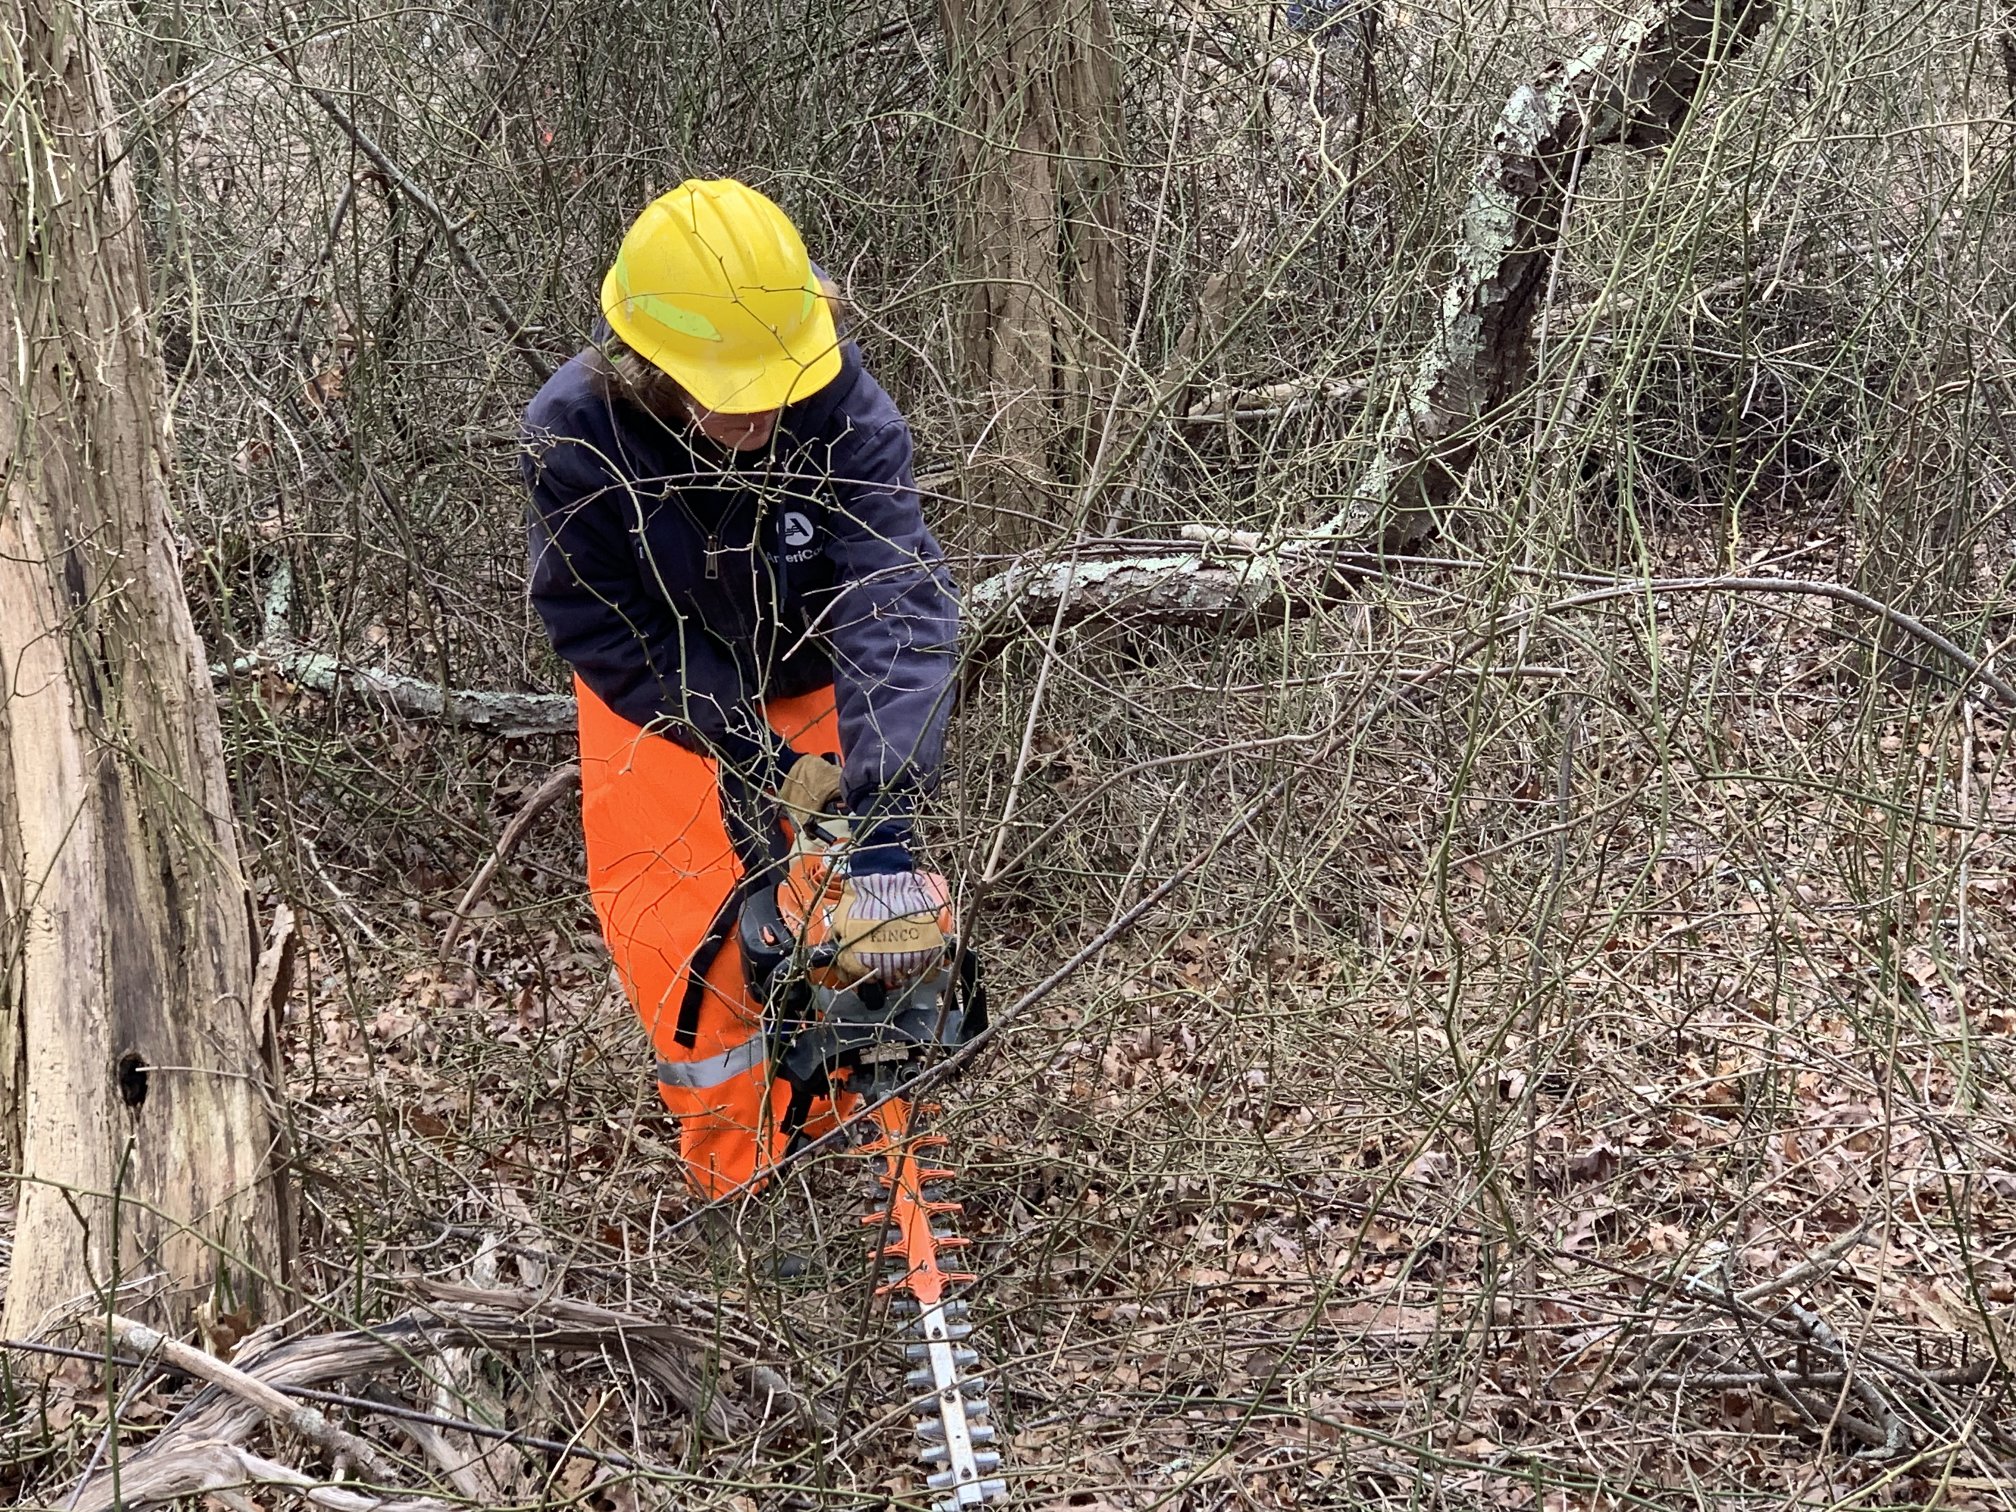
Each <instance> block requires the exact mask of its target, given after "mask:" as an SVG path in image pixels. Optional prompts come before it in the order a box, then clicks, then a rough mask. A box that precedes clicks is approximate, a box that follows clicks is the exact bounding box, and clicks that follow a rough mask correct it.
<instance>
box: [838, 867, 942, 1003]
mask: <svg viewBox="0 0 2016 1512" xmlns="http://www.w3.org/2000/svg"><path fill="white" fill-rule="evenodd" d="M832 918H833V938H834V939H835V940H836V941H837V942H838V943H839V946H840V956H839V960H838V963H837V964H838V965H839V967H840V971H841V974H842V975H843V976H845V977H847V978H848V979H849V980H850V981H859V980H861V979H863V978H865V977H874V978H876V979H877V980H879V981H880V982H881V983H882V984H883V985H884V986H885V987H893V986H895V985H896V984H897V983H898V982H902V981H906V980H908V979H909V978H911V977H913V976H916V975H917V974H918V973H920V972H923V971H928V970H929V969H930V968H931V967H933V966H935V965H937V964H938V962H939V961H941V960H942V959H944V956H945V936H946V934H947V933H948V932H949V931H950V929H951V927H952V894H951V889H950V888H948V887H947V886H946V884H945V879H944V878H943V877H942V876H940V875H939V874H938V873H937V872H920V871H899V872H875V873H870V874H868V875H866V876H849V877H848V878H847V879H846V880H845V881H844V882H842V883H841V886H840V900H839V902H838V903H836V904H835V905H834V907H833V915H832Z"/></svg>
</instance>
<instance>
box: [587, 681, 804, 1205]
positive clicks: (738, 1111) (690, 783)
mask: <svg viewBox="0 0 2016 1512" xmlns="http://www.w3.org/2000/svg"><path fill="white" fill-rule="evenodd" d="M574 692H575V697H576V698H577V700H578V701H579V705H580V730H581V818H582V827H583V828H584V829H585V830H586V832H587V841H588V889H589V893H590V895H591V896H592V897H593V898H594V900H595V912H596V915H597V916H598V917H599V918H600V919H601V921H602V937H603V938H604V939H605V940H607V941H608V942H609V953H610V954H611V955H612V956H613V957H614V958H615V962H616V971H617V975H618V976H619V977H620V978H621V979H622V982H623V990H624V991H625V992H626V993H628V994H629V996H630V1001H631V1003H632V1004H633V1005H634V1006H635V1007H636V1009H637V1015H638V1017H639V1018H641V1019H642V1020H643V1021H644V1029H645V1032H646V1033H648V1034H649V1035H650V1036H651V1044H652V1047H653V1049H655V1050H656V1051H657V1055H658V1092H659V1095H660V1096H661V1097H663V1098H664V1100H665V1106H666V1107H667V1108H669V1109H670V1110H671V1111H672V1113H673V1114H674V1115H675V1116H676V1117H677V1118H678V1120H679V1151H680V1154H681V1155H682V1156H683V1157H684V1159H685V1162H686V1176H687V1180H688V1181H689V1182H691V1183H692V1185H693V1187H694V1189H695V1190H696V1191H697V1192H698V1193H700V1195H702V1196H705V1197H720V1196H723V1195H725V1194H726V1193H728V1192H731V1191H733V1190H735V1188H737V1187H740V1186H744V1185H746V1184H749V1183H752V1182H754V1181H755V1180H756V1179H757V1178H758V1177H759V1176H762V1175H764V1174H765V1173H767V1172H768V1171H769V1170H770V1169H772V1168H773V1167H774V1166H775V1165H776V1164H777V1162H778V1161H779V1160H781V1159H782V1158H783V1155H784V1151H785V1147H786V1145H787V1144H788V1142H789V1139H790V1134H789V1131H788V1130H786V1129H785V1127H784V1121H785V1112H786V1109H787V1107H788V1106H789V1103H790V1095H791V1088H790V1086H789V1084H788V1083H786V1082H785V1081H784V1080H783V1079H782V1078H781V1077H776V1076H773V1075H772V1073H771V1068H770V1063H769V1057H768V1055H767V1054H766V1051H765V1046H764V1040H763V1010H762V1005H761V1004H760V1003H758V1002H757V1001H756V1000H755V998H754V997H753V996H752V995H751V994H750V991H749V986H748V981H747V978H746V976H745V974H744V971H743V966H742V952H741V948H740V947H739V946H738V944H737V943H736V939H735V933H734V916H733V913H732V912H731V911H730V904H731V899H732V898H733V895H734V894H735V890H736V885H737V884H738V883H739V882H740V880H741V877H742V870H743V868H742V862H741V859H740V857H738V856H737V854H736V851H735V846H734V844H733V842H732V841H731V840H730V839H729V837H728V829H727V825H726V823H725V821H724V819H723V816H722V812H721V793H720V786H719V780H718V775H717V766H716V763H715V762H714V761H713V760H712V759H711V758H709V757H706V756H699V755H695V754H694V753H693V752H691V751H689V750H687V749H685V747H683V746H679V745H675V744H674V743H673V742H672V741H670V740H666V739H664V738H662V737H660V736H657V735H649V734H646V733H645V732H644V731H643V730H641V729H640V728H638V727H637V726H636V725H634V724H632V723H631V722H630V721H629V720H627V719H625V718H623V716H622V715H620V714H617V713H616V712H615V711H613V710H612V709H610V708H609V706H608V705H606V704H604V703H603V702H602V700H601V699H599V698H597V697H596V696H595V695H594V694H593V693H592V692H590V691H589V689H588V687H587V685H586V684H585V683H583V682H582V681H581V680H580V679H579V678H578V677H577V678H576V679H575V681H574ZM763 712H764V714H765V715H766V717H767V718H768V719H769V721H770V724H771V727H772V728H773V729H775V730H776V731H777V733H778V734H779V735H782V736H783V737H784V738H785V739H786V740H788V741H789V742H790V743H791V745H792V747H793V748H794V749H796V750H798V751H802V752H804V753H806V754H808V755H822V756H830V757H832V758H834V759H835V760H837V759H838V758H839V743H840V742H839V734H840V728H839V716H838V715H837V714H836V712H835V711H834V707H833V690H832V689H831V688H830V687H828V688H821V689H818V690H816V691H814V692H811V693H804V694H800V695H798V696H797V697H794V698H777V699H772V700H770V701H769V702H768V703H766V704H765V705H764V708H763ZM722 927H725V928H726V929H727V931H728V933H727V939H726V941H725V943H724V944H722V945H721V947H720V948H719V950H718V953H717V954H716V955H715V957H714V960H713V962H712V963H711V965H710V966H709V967H708V968H707V971H706V978H705V981H704V982H699V983H695V982H692V981H690V980H689V965H690V963H691V961H692V959H693V956H694V954H695V952H696V951H697V950H698V949H699V948H700V945H701V942H702V941H703V940H704V939H706V938H707V936H708V933H709V930H710V929H718V928H722ZM682 1011H683V1014H684V1024H683V1025H682V1023H681V1015H682ZM682 1028H683V1029H684V1030H685V1031H686V1032H685V1033H682V1032H681V1029H682ZM832 1120H833V1110H832V1106H831V1104H830V1103H829V1102H827V1101H826V1100H824V1099H820V1100H818V1101H817V1102H816V1103H815V1104H814V1113H813V1116H812V1117H811V1118H809V1119H808V1120H807V1122H806V1124H805V1133H806V1134H808V1135H811V1136H815V1137H816V1136H817V1135H818V1134H819V1133H821V1132H822V1130H823V1129H825V1128H829V1127H831V1124H832Z"/></svg>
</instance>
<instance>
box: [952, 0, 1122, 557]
mask: <svg viewBox="0 0 2016 1512" xmlns="http://www.w3.org/2000/svg"><path fill="white" fill-rule="evenodd" d="M941 12H942V17H943V21H944V32H945V45H946V51H947V63H948V66H949V68H950V70H951V73H952V77H953V79H954V81H955V86H956V88H957V90H958V92H959V98H960V105H959V110H960V126H961V130H960V132H959V134H958V137H957V142H958V144H959V145H958V147H957V149H956V157H955V162H954V165H953V194H954V196H955V198H956V201H957V205H958V212H957V215H958V265H959V273H960V277H961V279H962V280H964V282H965V292H964V295H963V303H964V309H963V312H962V319H961V321H960V325H959V345H960V364H961V366H962V368H963V369H964V371H965V376H966V379H967V382H968V383H969V385H970V387H971V391H972V394H973V397H974V400H975V401H976V403H975V414H974V418H973V422H972V432H973V439H974V442H975V445H976V458H975V460H976V466H975V467H974V468H973V469H972V471H971V472H970V473H969V475H968V478H967V480H966V483H967V487H966V499H967V503H968V506H969V509H970V510H971V511H972V512H973V514H974V515H975V517H976V520H977V523H978V526H979V531H980V534H981V536H982V538H983V539H984V540H986V541H987V542H988V543H989V544H991V545H994V546H999V547H1004V548H1009V549H1012V548H1015V547H1019V546H1023V545H1027V544H1029V543H1030V542H1031V541H1032V540H1033V539H1034V538H1035V537H1036V535H1037V533H1038V532H1037V530H1036V527H1037V526H1038V525H1039V524H1040V523H1041V521H1042V519H1043V518H1044V517H1045V515H1046V513H1047V511H1048V507H1049V501H1050V499H1051V498H1052V490H1053V489H1054V487H1055V485H1056V484H1057V483H1058V481H1059V480H1060V478H1061V479H1063V480H1064V481H1071V480H1073V479H1074V478H1075V476H1076V475H1077V474H1078V473H1080V472H1081V471H1082V469H1083V467H1084V466H1085V465H1086V464H1087V463H1088V462H1089V460H1090V458H1091V456H1092V454H1093V452H1094V451H1095V450H1096V448H1097V445H1098V434H1099V429H1100V426H1101V424H1102V422H1103V418H1104V413H1105V404H1106V401H1107V399H1108V396H1109V395H1110V394H1111V392H1112V386H1113V382H1114V375H1115V371H1116V369H1115V361H1114V354H1115V353H1116V352H1117V350H1118V345H1119V339H1120V331H1121V275H1122V271H1123V265H1122V262H1121V256H1120V230H1121V227H1120V220H1121V215H1122V205H1121V198H1120V177H1119V161H1120V155H1121V150H1122V141H1121V135H1122V132H1121V115H1120V82H1119V71H1118V68H1117V66H1116V63H1115V60H1114V55H1113V46H1114V43H1113V15H1112V11H1111V9H1110V7H1109V5H1108V3H1107V0H1063V3H1058V0H942V4H941Z"/></svg>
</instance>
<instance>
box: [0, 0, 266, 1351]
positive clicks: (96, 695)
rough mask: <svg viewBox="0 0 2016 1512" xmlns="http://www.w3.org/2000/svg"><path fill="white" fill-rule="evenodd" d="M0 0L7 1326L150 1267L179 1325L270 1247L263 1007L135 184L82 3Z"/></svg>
mask: <svg viewBox="0 0 2016 1512" xmlns="http://www.w3.org/2000/svg"><path fill="white" fill-rule="evenodd" d="M0 5H4V7H5V9H4V11H0V16H4V27H5V32H6V35H7V37H8V39H9V42H10V46H9V47H8V48H7V49H6V50H5V51H4V53H0V59H4V61H0V89H4V91H5V94H6V99H7V103H6V105H5V107H4V110H5V116H6V119H5V128H6V136H7V140H8V143H9V146H8V149H7V150H6V152H5V153H4V154H0V242H4V260H5V263H6V266H7V267H8V268H9V269H10V270H12V271H11V273H10V275H9V277H8V278H7V280H6V282H5V285H4V287H0V351H4V353H5V357H4V367H0V438H4V439H0V447H4V448H5V450H4V451H0V483H4V489H5V492H4V498H0V604H4V605H5V606H6V608H5V612H4V614H0V687H4V689H5V690H6V692H5V696H4V698H0V915H4V927H5V928H6V930H7V931H8V934H7V938H6V940H5V942H4V943H5V944H6V946H7V949H6V955H5V961H6V970H5V972H4V974H0V1056H4V1059H0V1126H4V1129H5V1143H6V1146H7V1154H8V1158H9V1165H10V1168H11V1169H14V1170H17V1171H20V1172H21V1173H22V1177H21V1181H20V1190H19V1201H18V1204H17V1219H16V1227H15V1232H14V1236H13V1237H14V1246H13V1265H12V1269H11V1272H10V1273H9V1276H8V1283H7V1294H6V1300H5V1306H4V1314H0V1333H5V1334H7V1335H9V1336H17V1337H18V1336H20V1335H21V1334H23V1333H27V1332H32V1331H33V1330H35V1329H36V1328H37V1327H38V1326H39V1325H40V1324H41V1323H42V1322H44V1321H45V1318H46V1317H47V1315H48V1314H49V1313H50V1311H51V1310H52V1309H55V1308H57V1307H59V1306H61V1305H63V1304H65V1303H68V1302H71V1301H73V1300H75V1299H78V1298H89V1297H91V1296H93V1295H94V1294H97V1293H100V1292H101V1291H102V1290H103V1289H104V1288H107V1287H109V1286H113V1285H116V1284H120V1283H126V1282H134V1281H138V1280H139V1279H140V1278H142V1277H150V1278H153V1279H152V1281H151V1283H150V1290H161V1292H162V1295H161V1305H160V1306H159V1307H158V1308H157V1309H155V1311H156V1314H157V1316H159V1317H160V1318H161V1319H162V1320H163V1321H164V1323H165V1324H166V1325H167V1326H169V1327H171V1328H177V1329H179V1328H180V1327H181V1326H183V1324H184V1322H185V1321H186V1320H187V1318H188V1317H189V1315H190V1313H191V1311H192V1309H193V1308H194V1307H195V1306H196V1305H198V1304H203V1303H210V1304H212V1305H215V1306H217V1307H219V1308H220V1309H222V1310H235V1309H239V1308H243V1307H246V1306H248V1305H251V1306H255V1307H256V1306H257V1305H258V1304H259V1302H260V1301H261V1298H262V1295H263V1293H264V1292H265V1290H266V1278H268V1277H270V1276H272V1275H273V1274H274V1273H275V1270H276V1267H277V1264H278V1260H279V1256H280V1243H281V1235H280V1233H279V1232H278V1230H279V1224H278V1221H277V1216H276V1215H277V1203H276V1196H277V1188H276V1186H275V1181H274V1174H273V1171H272V1169H271V1161H270V1154H271V1148H272V1142H273V1125H272V1119H271V1115H270V1111H269V1104H268V1091H269V1087H268V1077H267V1073H266V1061H265V1056H264V1053H263V1042H264V1034H265V1029H266V1026H265V1024H264V1021H263V1018H262V1016H261V1015H260V1014H259V1013H258V1012H257V1011H256V1010H255V1008H254V1007H253V1005H252V1004H251V1002H250V1000H249V999H250V988H251V980H252V968H253V960H252V937H251V931H250V924H251V920H250V916H249V910H248V906H247V902H248V900H247V895H246V889H245V883H244V880H243V878H242V876H241V874H240V871H239V863H238V852H237V842H236V839H235V837H234V834H233V829H232V820H231V807H230V793H229V790H228V788H227V785H226V782H225V775H224V758H223V741H222V737H221V735H220V733H219V729H218V722H217V708H216V702H215V696H214V694H213V693H212V691H211V687H210V678H209V674H208V669H207V668H206V666H205V664H204V659H203V656H202V654H201V647H200V646H199V644H198V642H197V638H196V632H195V628H194V626H193V624H192V623H191V621H190V617H189V610H188V605H187V604H186V602H185V601H184V599H183V595H182V585H181V576H180V571H179V566H178V562H177V559H176V553H175V550H174V545H173V541H172V538H171V535H170V529H169V515H168V510H169V500H168V466H169V446H168V440H167V427H166V423H165V395H164V387H163V382H162V375H161V365H160V360H159V356H158V354H157V353H156V352H155V351H154V350H153V347H152V344H151V337H150V333H149V327H148V316H147V276H146V267H145V261H144V255H143V248H142V245H141V236H140V226H139V221H138V216H137V209H136V203H135V197H134V191H133V183H132V178H131V175H130V172H129V170H128V168H127V166H126V159H125V158H124V156H123V154H122V152H121V150H120V145H119V143H118V141H117V138H116V134H115V133H114V132H113V131H112V130H111V129H110V123H111V121H112V111H111V104H110V100H109V98H108V96H107V93H106V89H105V84H104V77H103V73H102V70H101V68H100V65H99V62H98V59H97V57H96V54H95V52H94V50H93V46H92V40H91V36H90V33H89V30H88V28H86V26H85V25H84V21H83V17H82V16H81V14H80V13H79V11H78V9H77V7H75V6H74V5H73V4H71V3H70V0H0ZM31 143H32V144H33V146H32V149H31V150H28V151H23V150H22V149H23V147H25V146H27V145H28V144H31ZM131 1303H132V1299H131V1298H130V1297H129V1298H128V1299H127V1300H126V1302H125V1303H124V1304H123V1305H125V1306H130V1305H131Z"/></svg>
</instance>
